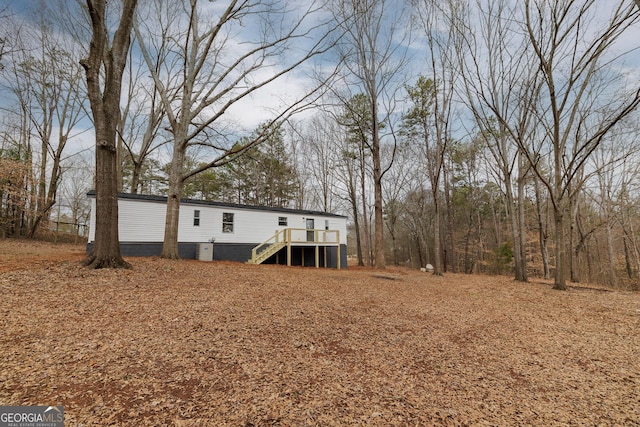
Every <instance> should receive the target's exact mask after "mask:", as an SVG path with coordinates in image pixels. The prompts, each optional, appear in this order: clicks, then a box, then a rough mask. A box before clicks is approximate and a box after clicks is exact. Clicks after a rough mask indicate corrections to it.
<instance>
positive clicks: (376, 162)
mask: <svg viewBox="0 0 640 427" xmlns="http://www.w3.org/2000/svg"><path fill="white" fill-rule="evenodd" d="M376 102H377V101H376ZM376 102H373V104H374V112H373V115H372V117H376V118H377V117H378V112H377V109H375V104H376ZM371 145H372V147H371V157H372V161H373V215H374V223H375V252H374V254H375V266H376V268H385V267H386V259H385V250H384V218H383V215H382V167H381V165H380V135H379V130H378V122H377V120H374V121H373V143H372V144H371Z"/></svg>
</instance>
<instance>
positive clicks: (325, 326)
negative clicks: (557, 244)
mask: <svg viewBox="0 0 640 427" xmlns="http://www.w3.org/2000/svg"><path fill="white" fill-rule="evenodd" d="M83 250H84V249H83V247H78V246H70V245H60V246H54V245H51V244H45V243H37V242H24V241H12V240H4V241H0V286H1V287H2V299H1V301H0V330H1V331H2V333H1V334H0V405H64V410H65V425H66V426H94V425H95V426H107V425H127V426H143V425H148V426H161V425H175V426H245V427H248V426H305V425H309V426H332V425H356V426H362V425H365V426H367V425H368V426H430V425H450V426H464V425H497V426H511V425H536V426H537V425H539V426H553V425H602V426H609V425H617V426H637V425H640V294H638V293H631V292H622V291H609V290H603V289H597V288H595V287H587V286H583V287H572V288H571V289H570V290H569V291H567V292H559V291H554V290H552V289H551V285H550V284H548V283H542V282H535V281H534V282H532V283H528V284H522V283H516V282H514V281H513V280H511V279H510V278H507V277H484V276H466V275H454V274H447V275H445V276H444V277H442V278H438V277H433V276H431V275H429V274H426V273H420V272H414V271H408V270H404V269H387V270H385V271H375V270H369V269H356V268H351V269H349V270H342V271H336V270H322V269H319V270H317V269H313V268H297V267H290V268H287V267H280V266H253V265H243V264H236V263H226V262H213V263H205V262H198V261H178V262H176V261H165V260H161V259H155V258H146V259H145V258H129V259H127V260H128V261H130V262H131V263H132V264H133V266H134V268H133V269H132V270H118V271H113V270H98V271H93V270H87V269H85V268H83V267H81V266H80V265H79V261H80V260H81V259H82V257H83Z"/></svg>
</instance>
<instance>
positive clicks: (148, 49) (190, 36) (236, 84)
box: [135, 0, 333, 258]
mask: <svg viewBox="0 0 640 427" xmlns="http://www.w3.org/2000/svg"><path fill="white" fill-rule="evenodd" d="M204 9H205V8H204V6H201V5H199V2H198V1H197V0H188V1H187V0H184V1H181V2H173V1H164V0H158V1H156V2H155V3H153V8H152V9H150V10H149V14H148V15H147V16H144V17H143V16H142V15H140V16H139V19H138V24H137V26H136V27H135V31H136V37H137V40H138V42H139V44H140V47H141V51H142V54H143V57H144V60H145V62H146V63H147V66H148V67H149V71H150V73H151V76H152V78H153V80H154V83H155V85H156V88H157V90H158V92H159V94H160V97H161V101H162V103H163V105H164V108H165V111H166V115H167V120H168V123H169V129H170V132H171V134H172V137H173V153H172V160H171V167H170V170H169V195H168V202H167V215H166V223H165V236H164V245H163V249H162V256H163V257H166V258H178V257H179V254H178V217H179V207H180V199H181V197H182V192H183V186H184V182H185V181H186V180H187V179H189V178H190V177H192V176H195V175H197V174H198V173H200V172H203V171H205V170H207V169H209V168H212V167H218V166H222V165H224V164H226V163H228V162H231V161H233V160H234V159H235V158H237V157H238V156H240V155H242V153H243V152H245V151H246V150H248V149H250V148H251V147H254V146H255V145H257V144H260V143H261V142H263V141H265V140H267V139H269V137H270V133H271V132H273V131H275V129H276V128H277V126H278V124H279V123H281V122H282V121H283V120H285V119H286V118H288V117H289V116H291V115H292V114H293V113H295V112H296V111H300V110H302V109H304V108H307V106H308V105H309V103H310V102H312V101H313V99H315V98H317V97H318V96H319V93H318V92H319V90H320V88H321V87H322V85H320V86H316V87H314V88H312V89H309V90H308V92H306V93H305V94H304V95H302V96H301V97H300V98H298V99H296V100H293V101H292V100H287V102H286V106H284V107H282V108H278V109H277V111H275V113H274V114H272V117H271V118H270V119H269V121H268V125H267V126H263V127H262V129H263V133H262V134H261V135H258V136H256V137H255V138H253V139H251V140H249V141H247V142H246V143H244V144H243V145H237V144H235V145H234V144H233V142H235V141H233V142H231V141H230V140H229V139H228V138H226V136H225V134H224V133H225V132H224V129H223V127H224V125H223V120H222V117H223V115H224V114H225V113H227V111H229V109H230V108H231V107H232V106H234V105H236V104H238V103H239V101H241V100H243V99H245V98H248V97H249V96H250V95H251V94H253V93H255V92H257V91H258V90H259V89H262V88H264V87H266V86H268V85H270V84H271V83H273V82H274V81H276V80H277V79H278V78H280V77H282V76H285V75H288V74H291V73H292V72H293V71H294V70H296V69H299V68H300V67H301V66H302V65H303V64H305V63H308V62H311V60H312V59H313V58H314V57H316V56H319V55H321V54H323V53H325V52H326V51H327V50H328V49H330V48H331V46H332V40H331V39H330V35H331V33H332V31H333V30H332V27H331V26H328V27H327V26H326V25H325V23H324V22H314V23H312V20H313V19H315V18H316V17H319V15H320V12H321V9H322V4H320V3H315V2H312V3H311V4H310V5H309V6H308V8H307V9H305V10H303V11H294V10H291V9H290V5H289V4H287V3H285V2H281V1H276V0H274V1H267V2H247V1H239V0H233V1H230V2H229V3H228V4H227V5H226V6H225V7H224V8H213V9H210V10H209V12H210V13H209V14H207V12H206V11H205V10H204ZM296 16H297V17H296ZM153 17H160V21H158V20H156V19H154V18H153ZM248 23H250V24H251V27H252V28H254V29H255V31H256V34H255V37H254V38H253V41H249V40H241V39H240V35H241V34H242V32H241V31H240V29H241V28H243V27H244V26H245V25H247V24H248ZM309 40H311V42H310V45H308V46H306V47H307V48H306V49H304V50H302V51H301V50H295V49H292V47H293V44H294V42H300V43H303V42H304V43H309ZM163 52H170V56H169V60H168V61H165V63H163V66H162V68H161V69H159V68H156V67H155V63H154V62H153V60H152V58H154V57H158V56H162V55H163ZM197 146H200V147H203V148H204V150H203V151H201V154H202V155H207V156H208V157H209V159H208V160H207V161H203V162H201V163H200V164H199V166H197V167H196V168H194V169H191V170H185V158H186V155H187V150H188V149H189V148H190V147H197Z"/></svg>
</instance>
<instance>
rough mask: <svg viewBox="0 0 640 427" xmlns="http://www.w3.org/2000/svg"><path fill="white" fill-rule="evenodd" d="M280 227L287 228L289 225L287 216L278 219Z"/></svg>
mask: <svg viewBox="0 0 640 427" xmlns="http://www.w3.org/2000/svg"><path fill="white" fill-rule="evenodd" d="M278 225H281V226H284V227H286V226H287V225H288V221H287V217H286V216H279V217H278Z"/></svg>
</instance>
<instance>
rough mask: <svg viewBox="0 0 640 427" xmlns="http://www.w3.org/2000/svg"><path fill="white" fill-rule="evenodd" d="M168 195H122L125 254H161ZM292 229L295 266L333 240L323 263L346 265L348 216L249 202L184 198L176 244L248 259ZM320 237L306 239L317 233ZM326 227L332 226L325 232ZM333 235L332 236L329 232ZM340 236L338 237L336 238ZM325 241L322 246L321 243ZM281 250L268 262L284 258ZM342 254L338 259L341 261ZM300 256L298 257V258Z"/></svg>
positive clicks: (189, 254)
mask: <svg viewBox="0 0 640 427" xmlns="http://www.w3.org/2000/svg"><path fill="white" fill-rule="evenodd" d="M88 197H89V198H90V199H91V217H90V223H89V227H90V228H89V240H88V244H87V250H90V249H91V247H92V245H93V241H94V239H95V215H96V211H95V205H96V204H95V192H94V191H91V192H89V193H88ZM166 203H167V198H166V197H161V196H149V195H138V194H124V193H121V194H119V195H118V217H119V220H118V226H119V237H120V248H121V252H122V255H123V256H154V255H156V256H157V255H160V252H161V250H162V241H163V239H164V225H165V216H166ZM287 229H291V231H290V235H291V236H293V237H292V238H293V239H294V240H296V241H299V243H297V244H295V245H294V246H295V247H294V249H293V250H292V255H291V259H293V265H301V264H302V265H311V264H312V262H311V260H312V258H313V257H314V256H316V255H315V254H313V251H310V250H309V249H308V248H307V249H306V250H305V247H306V246H310V245H315V246H317V245H318V244H320V243H322V239H327V242H329V240H330V239H333V240H331V242H330V243H332V244H329V243H327V245H326V246H323V251H322V253H321V255H320V257H321V258H322V260H321V264H323V265H327V266H329V267H335V266H338V265H339V266H341V267H346V265H347V264H346V245H347V217H345V216H342V215H336V214H331V213H326V212H318V211H308V210H296V209H283V208H270V207H263V206H247V205H239V204H230V203H219V202H210V201H201V200H189V199H184V200H182V201H181V203H180V219H179V224H178V246H179V253H180V256H181V257H182V258H186V259H196V247H197V244H198V243H207V242H214V251H213V258H214V259H215V260H232V261H241V262H246V261H248V260H249V259H250V258H251V256H252V249H253V248H254V247H256V246H258V245H260V244H261V243H263V242H265V241H267V240H268V239H270V238H272V237H273V236H274V234H276V233H277V232H279V231H284V230H287ZM306 229H309V230H316V231H315V239H317V240H318V241H308V242H302V240H307V239H306V237H305V235H308V237H309V238H311V239H313V238H314V233H313V232H311V233H310V232H306ZM324 230H331V232H328V233H327V234H326V235H324V236H323V234H324V233H322V232H323V231H324ZM327 236H330V237H327ZM336 237H338V238H339V242H338V241H336V240H335V239H336ZM321 246H322V245H321ZM280 255H281V254H277V255H276V256H274V257H273V259H270V260H268V262H272V263H273V262H280V263H283V262H282V259H281V258H282V257H281V256H280ZM338 257H339V258H340V263H339V264H338ZM296 260H297V261H296Z"/></svg>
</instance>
